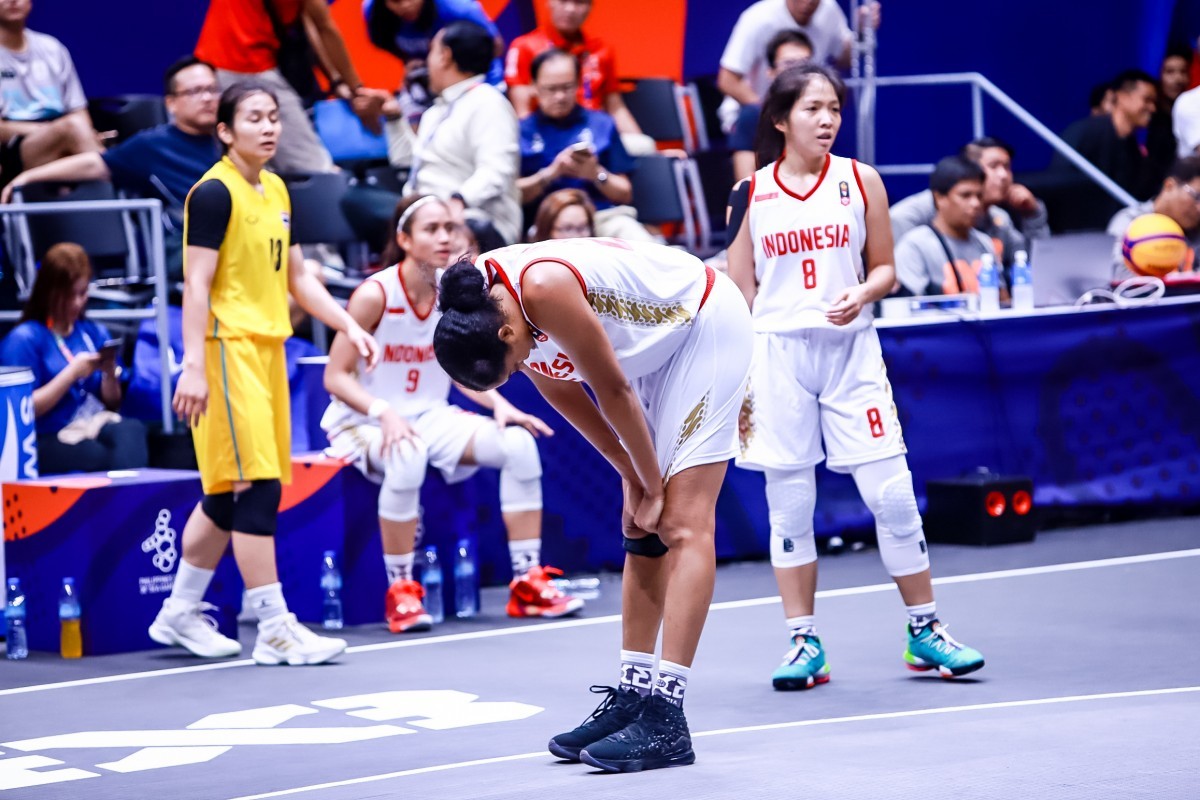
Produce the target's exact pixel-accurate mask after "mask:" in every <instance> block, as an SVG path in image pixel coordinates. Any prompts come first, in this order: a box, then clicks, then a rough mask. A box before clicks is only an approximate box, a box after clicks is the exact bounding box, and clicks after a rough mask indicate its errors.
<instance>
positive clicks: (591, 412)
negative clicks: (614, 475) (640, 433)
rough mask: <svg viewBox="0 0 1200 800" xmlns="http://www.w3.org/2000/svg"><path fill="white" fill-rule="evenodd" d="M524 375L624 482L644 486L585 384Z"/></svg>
mask: <svg viewBox="0 0 1200 800" xmlns="http://www.w3.org/2000/svg"><path fill="white" fill-rule="evenodd" d="M521 371H522V372H524V373H525V374H526V375H528V376H529V380H531V381H533V385H534V386H536V387H537V390H538V391H539V392H541V395H542V397H544V398H546V402H548V403H549V404H550V405H551V406H553V407H554V410H555V411H557V412H558V413H559V414H561V415H562V418H563V419H565V420H566V421H567V422H569V423H571V426H572V427H573V428H575V430H577V431H579V434H580V435H581V436H582V437H583V438H584V439H587V440H588V443H589V444H590V445H591V446H592V447H594V448H596V452H598V453H600V455H602V456H604V459H605V460H606V461H608V463H609V464H612V467H613V469H615V470H616V471H617V472H618V473H619V474H620V475H621V477H622V478H624V479H625V480H627V481H634V482H636V483H639V484H640V483H641V480H640V479H639V478H638V477H637V472H636V471H635V470H634V468H633V461H632V460H631V459H630V458H629V453H627V452H626V451H625V448H624V447H622V446H621V441H620V440H619V439H618V438H617V435H616V434H615V433H613V429H612V426H611V425H609V424H608V420H606V419H605V418H604V415H603V414H601V413H600V409H598V408H596V404H595V403H594V402H592V398H591V397H589V396H588V393H587V392H586V391H585V390H584V388H583V384H581V383H577V382H575V381H556V380H554V379H553V378H547V377H546V376H545V375H542V374H540V373H537V372H534V371H533V370H531V369H528V368H527V367H522V368H521Z"/></svg>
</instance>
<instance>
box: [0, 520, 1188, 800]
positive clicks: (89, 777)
mask: <svg viewBox="0 0 1200 800" xmlns="http://www.w3.org/2000/svg"><path fill="white" fill-rule="evenodd" d="M821 569H822V576H821V590H822V595H821V599H820V600H819V601H818V618H819V624H820V629H821V633H822V637H823V639H824V642H825V644H826V647H827V650H828V653H829V658H830V662H831V664H832V667H833V673H832V681H831V682H830V683H829V684H827V685H825V686H820V687H817V688H815V689H813V690H810V691H807V692H798V693H779V692H775V691H773V690H772V689H771V686H770V682H769V680H768V676H769V674H770V671H771V669H772V668H773V667H774V665H775V663H776V662H777V660H778V658H779V657H780V656H781V655H782V653H783V650H784V649H785V646H786V640H785V636H784V632H783V627H782V612H781V609H780V606H779V603H778V600H777V598H775V597H773V590H774V586H773V582H772V579H771V575H770V569H769V566H768V565H766V564H762V563H756V564H736V565H729V566H724V567H722V568H721V569H720V571H719V573H718V578H717V596H716V600H715V603H714V606H713V610H712V612H711V614H710V616H709V622H708V627H707V628H706V630H705V635H704V640H703V642H702V643H701V648H700V653H699V655H698V657H697V662H696V669H695V671H694V673H693V676H692V680H691V683H690V685H689V690H688V698H687V703H686V709H687V712H688V719H689V722H690V724H691V729H692V732H693V735H694V737H695V748H696V752H697V762H696V764H695V765H694V766H691V767H685V768H679V769H671V770H660V771H657V772H650V773H644V774H640V775H603V774H599V773H596V772H594V771H592V770H590V769H589V768H587V767H585V766H581V765H578V764H564V763H562V762H559V761H557V760H556V759H554V758H553V757H552V756H550V755H549V754H548V753H546V752H545V750H544V746H545V743H546V740H547V739H548V738H549V737H550V736H551V735H552V734H554V733H557V732H559V731H561V730H565V729H569V728H572V727H574V726H575V725H576V724H577V723H578V722H579V721H580V720H581V719H583V718H584V717H585V716H586V715H587V713H588V712H590V711H591V710H592V708H593V707H594V705H595V702H596V701H597V699H598V698H597V697H595V696H594V695H591V694H589V693H588V692H587V687H588V686H589V685H590V684H593V683H598V684H608V683H612V682H613V679H614V677H615V675H616V671H617V665H616V663H615V662H616V651H617V648H618V646H619V638H618V637H619V622H618V618H617V617H616V613H617V610H618V603H619V597H618V595H619V585H618V583H617V582H616V579H615V578H611V577H610V578H608V579H606V581H605V583H604V585H603V589H604V595H603V596H602V598H601V599H600V600H598V601H596V602H593V603H592V604H590V605H589V607H588V608H587V609H585V612H584V614H583V616H581V617H580V618H578V619H574V620H560V621H555V622H549V623H539V622H513V621H510V620H507V619H506V618H504V617H503V615H502V614H503V599H504V597H503V593H502V592H501V591H499V590H496V591H492V590H489V591H488V592H486V593H485V596H484V612H485V613H484V615H483V616H482V617H480V618H478V619H476V620H474V621H472V622H470V623H469V624H467V623H448V624H446V625H444V626H442V627H441V628H440V629H438V630H436V631H434V632H433V633H432V634H427V635H421V636H416V637H392V636H390V635H388V634H387V633H386V631H385V630H381V629H379V628H360V629H355V630H351V631H349V632H348V638H350V639H351V641H352V645H353V646H352V647H351V650H350V652H348V653H347V654H346V655H345V656H344V657H343V658H342V659H341V660H340V662H339V663H337V664H333V665H328V666H323V667H309V668H286V667H275V668H264V667H256V666H254V665H252V664H251V663H250V662H249V661H248V660H244V659H238V660H231V661H226V662H218V663H199V662H197V661H196V660H194V659H192V658H190V657H187V656H181V655H177V654H174V653H171V652H168V651H161V650H160V651H148V652H145V653H138V654H126V655H121V656H111V657H102V658H88V659H83V660H81V661H79V662H63V661H61V660H60V659H57V658H55V657H51V656H47V655H41V654H35V655H34V656H33V657H32V658H31V659H30V660H29V661H26V662H3V663H0V797H4V798H14V800H20V799H22V798H54V800H60V799H61V800H69V799H70V798H123V799H124V798H155V799H157V798H168V797H170V798H181V799H183V800H192V799H193V798H194V799H195V800H208V799H209V798H213V799H214V800H216V799H221V800H232V799H233V798H238V800H250V798H268V797H298V798H312V799H313V800H335V799H336V800H343V799H348V798H356V799H357V798H383V797H388V798H393V797H428V798H459V797H463V798H466V797H472V798H528V797H534V796H537V797H558V798H567V797H569V798H600V797H604V798H626V797H628V798H644V797H667V798H676V797H681V798H682V797H686V798H710V797H711V798H717V797H721V798H724V797H731V798H732V797H737V798H748V797H755V798H757V797H763V798H776V797H778V798H785V797H786V798H792V797H805V798H823V797H838V798H842V797H845V798H860V797H861V798H890V797H897V798H900V797H903V798H908V797H940V796H948V797H955V798H993V797H994V798H1006V799H1007V798H1012V797H1014V796H1017V797H1021V798H1023V799H1024V798H1043V797H1045V798H1050V797H1053V798H1108V797H1113V798H1116V797H1120V798H1142V797H1146V798H1150V797H1153V798H1196V797H1200V642H1198V640H1197V636H1196V634H1197V632H1200V602H1198V601H1197V594H1196V592H1197V589H1196V586H1197V577H1198V576H1200V519H1197V518H1195V517H1192V518H1180V519H1174V520H1157V521H1153V522H1140V523H1127V524H1124V525H1112V526H1100V527H1091V528H1085V529H1076V530H1062V531H1055V532H1051V533H1045V534H1042V535H1041V536H1040V537H1039V539H1038V541H1037V542H1035V543H1033V544H1030V545H1011V546H1007V547H1001V548H990V549H974V548H966V547H950V546H940V547H935V549H934V573H935V575H936V576H938V580H939V586H938V590H937V593H938V602H939V611H940V612H941V616H942V618H943V619H944V620H945V621H946V622H948V623H949V624H950V625H951V632H952V633H953V634H954V635H955V636H956V637H958V638H960V639H961V640H963V641H965V642H968V643H970V644H972V645H975V646H977V647H979V648H980V649H981V650H983V651H984V653H985V655H986V657H987V661H988V663H987V666H986V667H985V668H984V669H983V670H982V671H981V672H979V673H977V675H976V676H972V678H970V679H959V680H955V681H945V680H941V679H939V678H936V677H929V676H925V675H917V674H914V673H911V672H908V671H907V670H905V669H904V667H903V664H902V662H901V660H900V653H901V652H902V650H903V646H904V642H903V619H904V618H903V606H902V605H901V603H900V600H899V597H898V595H897V594H896V592H895V590H894V588H891V587H890V586H889V585H888V584H886V583H885V581H884V575H883V572H882V568H881V567H880V565H879V562H878V555H877V553H875V552H873V551H865V552H860V553H845V554H842V555H839V556H836V557H826V558H823V559H822V567H821ZM241 638H242V641H243V644H244V645H246V649H245V653H246V655H248V654H249V649H250V643H251V642H252V640H253V628H252V627H243V628H242V637H241Z"/></svg>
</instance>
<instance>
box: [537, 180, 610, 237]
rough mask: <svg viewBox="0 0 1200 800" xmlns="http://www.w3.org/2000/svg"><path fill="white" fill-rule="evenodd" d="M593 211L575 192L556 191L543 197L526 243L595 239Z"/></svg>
mask: <svg viewBox="0 0 1200 800" xmlns="http://www.w3.org/2000/svg"><path fill="white" fill-rule="evenodd" d="M595 220H596V209H595V208H593V207H592V201H591V200H588V196H587V195H586V194H585V193H584V192H582V191H580V190H579V189H559V190H558V191H557V192H551V193H550V194H548V195H546V199H545V200H543V201H542V204H541V205H540V206H538V210H537V214H536V215H535V216H534V218H533V230H532V231H531V233H530V236H529V241H531V242H544V241H546V240H548V239H586V238H588V237H590V236H595V235H596V233H595Z"/></svg>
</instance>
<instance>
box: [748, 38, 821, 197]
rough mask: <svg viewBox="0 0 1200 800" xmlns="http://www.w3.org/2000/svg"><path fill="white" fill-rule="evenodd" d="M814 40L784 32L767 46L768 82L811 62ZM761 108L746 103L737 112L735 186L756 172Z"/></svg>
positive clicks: (756, 104)
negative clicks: (783, 72) (784, 71)
mask: <svg viewBox="0 0 1200 800" xmlns="http://www.w3.org/2000/svg"><path fill="white" fill-rule="evenodd" d="M812 54H813V45H812V40H811V39H809V38H808V36H807V34H805V33H804V32H802V31H795V30H790V29H788V30H782V31H780V32H779V33H777V34H775V35H774V36H772V37H771V41H769V42H767V80H768V82H770V81H773V80H775V76H776V75H778V74H779V73H780V72H782V71H783V70H785V69H787V68H788V67H794V66H795V65H797V64H803V63H805V62H806V61H809V60H811V59H812ZM761 110H762V106H760V105H759V104H758V103H747V104H746V105H744V106H742V107H741V108H740V109H739V110H738V115H737V121H736V122H734V123H733V130H732V131H730V132H729V150H730V151H731V152H732V153H733V182H734V184H737V183H738V182H740V181H742V180H744V179H746V178H749V177H750V176H751V175H752V174H753V173H754V170H756V169H757V168H758V167H757V162H756V159H755V155H754V141H755V139H756V138H757V137H758V117H759V115H760V112H761Z"/></svg>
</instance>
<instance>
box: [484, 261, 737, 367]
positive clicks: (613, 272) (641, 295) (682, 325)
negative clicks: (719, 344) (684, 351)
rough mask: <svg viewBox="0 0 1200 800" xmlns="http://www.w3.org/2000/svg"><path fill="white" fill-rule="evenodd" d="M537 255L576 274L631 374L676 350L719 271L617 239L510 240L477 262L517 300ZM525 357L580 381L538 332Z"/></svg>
mask: <svg viewBox="0 0 1200 800" xmlns="http://www.w3.org/2000/svg"><path fill="white" fill-rule="evenodd" d="M539 261H553V262H556V263H558V264H563V265H564V266H567V267H569V268H570V269H571V271H572V272H574V273H575V277H576V278H577V279H578V280H579V286H580V290H581V291H582V292H583V293H584V295H585V296H586V297H587V301H588V304H589V305H590V306H591V307H592V310H593V311H595V312H596V316H597V317H598V318H599V319H600V325H601V326H602V327H603V328H604V333H605V335H606V336H607V337H608V341H609V342H610V343H611V344H612V348H613V350H614V351H615V352H616V355H617V361H618V362H619V363H620V365H621V371H622V372H624V373H625V376H626V377H628V378H631V379H633V378H640V377H642V376H643V375H648V374H650V373H651V372H654V371H655V370H657V369H659V368H660V367H662V365H663V364H665V363H666V362H667V361H668V360H669V359H670V358H671V357H672V356H673V355H675V353H676V352H677V351H678V350H679V348H680V346H681V345H682V342H683V340H684V339H685V338H687V335H688V333H689V332H690V330H691V328H692V323H693V321H694V320H695V318H696V313H697V312H698V311H699V310H700V307H701V306H702V305H704V301H705V300H706V299H707V298H708V294H709V292H710V291H711V290H712V286H713V281H714V280H715V277H716V275H715V273H714V272H713V271H712V269H711V268H709V267H706V266H705V265H704V263H703V262H702V261H700V259H698V258H696V257H695V256H693V255H690V254H688V253H685V252H683V251H681V250H675V249H673V248H670V247H665V246H663V245H658V244H650V243H646V242H626V241H622V240H619V239H559V240H555V241H548V242H539V243H537V244H532V245H513V246H511V247H504V248H501V249H499V250H493V251H491V252H490V253H484V254H483V255H482V256H480V257H479V260H478V261H477V262H476V266H478V267H479V269H481V270H482V271H483V272H484V274H485V275H486V276H487V278H488V281H489V283H491V284H492V285H495V284H497V283H502V284H503V285H505V286H506V287H508V289H509V291H510V292H512V294H513V296H514V297H515V298H516V299H517V302H518V303H520V302H521V277H522V276H523V274H524V272H525V270H526V269H527V268H528V267H529V266H530V265H531V264H535V263H537V262H539ZM522 312H523V313H524V305H522ZM525 318H526V319H527V320H528V319H529V315H528V314H525ZM531 325H532V323H531ZM534 327H535V328H536V326H534ZM525 363H526V365H527V366H529V367H530V368H531V369H533V370H536V371H538V372H540V373H542V374H543V375H546V376H548V377H551V378H555V379H558V380H575V381H577V380H581V378H580V376H579V374H578V373H577V372H576V371H575V365H574V364H572V363H571V359H570V358H569V357H568V356H567V354H566V353H565V352H563V350H562V348H560V347H559V346H558V345H557V344H555V343H554V342H553V341H552V340H551V339H550V338H549V337H548V336H546V334H544V333H542V332H540V331H537V332H536V333H535V342H534V349H533V350H532V351H531V352H530V354H529V358H528V359H527V360H526V362H525Z"/></svg>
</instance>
